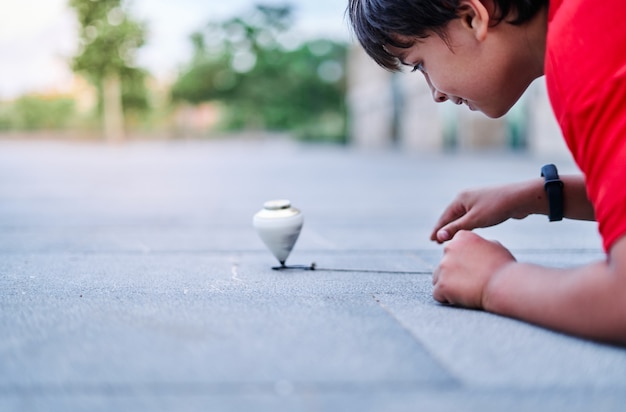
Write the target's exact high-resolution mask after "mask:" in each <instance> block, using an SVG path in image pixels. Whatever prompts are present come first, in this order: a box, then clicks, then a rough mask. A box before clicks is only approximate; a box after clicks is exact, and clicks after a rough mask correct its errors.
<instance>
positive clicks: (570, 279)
mask: <svg viewBox="0 0 626 412" xmlns="http://www.w3.org/2000/svg"><path fill="white" fill-rule="evenodd" d="M483 306H484V309H485V310H488V311H490V312H494V313H499V314H502V315H505V316H510V317H514V318H518V319H521V320H525V321H528V322H531V323H535V324H538V325H541V326H544V327H547V328H551V329H556V330H560V331H562V332H566V333H570V334H574V335H578V336H583V337H587V338H591V339H595V340H602V341H611V342H619V343H626V282H625V281H624V276H620V275H619V274H618V273H616V268H615V267H614V266H610V265H609V264H608V263H606V262H598V263H594V264H591V265H587V266H584V267H580V268H575V269H555V268H546V267H541V266H537V265H531V264H525V263H517V262H515V263H511V264H509V265H507V266H505V267H504V268H502V269H501V270H500V271H499V272H498V273H496V274H495V275H494V276H493V277H492V278H491V280H490V282H489V283H488V284H487V285H486V287H485V291H484V295H483Z"/></svg>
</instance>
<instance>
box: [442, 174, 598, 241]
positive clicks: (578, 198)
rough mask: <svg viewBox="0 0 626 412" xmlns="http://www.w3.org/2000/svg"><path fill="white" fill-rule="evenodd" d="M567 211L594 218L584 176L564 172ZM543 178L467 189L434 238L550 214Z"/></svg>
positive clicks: (572, 215) (449, 209) (577, 216)
mask: <svg viewBox="0 0 626 412" xmlns="http://www.w3.org/2000/svg"><path fill="white" fill-rule="evenodd" d="M561 180H562V181H563V196H564V214H565V217H567V218H570V219H579V220H594V212H593V207H592V206H591V203H590V202H589V200H588V198H587V193H586V188H585V180H584V178H583V177H582V176H562V177H561ZM543 184H544V182H543V179H541V178H537V179H532V180H529V181H526V182H520V183H512V184H507V185H503V186H497V187H490V188H486V189H478V190H471V191H466V192H463V193H461V194H459V195H458V196H457V198H456V199H454V201H453V202H452V203H451V204H450V205H449V206H448V207H447V208H446V209H445V211H444V212H443V214H442V215H441V217H440V218H439V221H438V222H437V223H436V225H435V228H434V229H433V232H432V233H431V236H430V238H431V240H434V241H437V242H439V243H442V242H445V241H447V240H450V239H452V237H453V236H454V235H455V233H457V232H458V231H459V230H472V229H476V228H481V227H488V226H493V225H497V224H499V223H502V222H504V221H505V220H507V219H511V218H513V219H523V218H525V217H526V216H528V215H531V214H544V215H547V214H548V210H549V205H548V200H547V196H546V193H545V190H544V187H543Z"/></svg>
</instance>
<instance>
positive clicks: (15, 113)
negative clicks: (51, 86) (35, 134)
mask: <svg viewBox="0 0 626 412" xmlns="http://www.w3.org/2000/svg"><path fill="white" fill-rule="evenodd" d="M74 116H75V103H74V100H73V99H70V98H67V97H54V98H51V97H41V96H36V95H26V96H22V97H20V98H19V99H17V100H16V101H14V102H12V103H5V104H3V105H2V106H0V130H25V131H32V130H60V129H65V128H67V127H68V126H69V125H70V123H71V122H72V120H73V119H74Z"/></svg>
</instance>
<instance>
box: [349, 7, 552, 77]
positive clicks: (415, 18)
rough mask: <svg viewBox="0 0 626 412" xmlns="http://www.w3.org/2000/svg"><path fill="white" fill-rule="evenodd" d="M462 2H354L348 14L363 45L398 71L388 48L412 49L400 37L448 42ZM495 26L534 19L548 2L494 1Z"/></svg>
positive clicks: (387, 66)
mask: <svg viewBox="0 0 626 412" xmlns="http://www.w3.org/2000/svg"><path fill="white" fill-rule="evenodd" d="M459 2H460V0H350V1H349V4H348V9H347V10H346V12H347V14H348V15H349V18H350V23H351V24H352V28H353V30H354V33H355V34H356V37H357V39H358V40H359V43H361V46H363V48H364V49H365V51H366V52H367V54H368V55H369V56H370V57H371V58H373V59H374V60H375V61H376V63H378V64H379V65H380V66H382V67H384V68H386V69H388V70H391V71H398V70H399V69H400V64H401V62H400V61H399V60H398V58H397V57H396V56H394V55H392V54H391V53H389V52H388V51H387V50H386V49H385V46H386V45H389V46H393V47H399V48H409V47H411V46H412V45H413V44H414V42H409V43H407V42H402V41H400V40H399V39H398V38H397V37H396V35H400V36H406V37H410V38H412V39H419V38H426V37H428V36H429V35H430V34H431V33H435V34H437V35H438V36H440V37H441V38H443V39H444V40H445V32H444V29H445V26H446V25H447V23H448V22H449V21H450V20H453V19H456V18H458V14H457V11H458V7H459ZM494 5H495V13H494V15H493V16H491V19H492V21H493V24H494V25H495V24H498V23H500V22H501V21H503V20H504V19H505V18H507V17H508V16H509V14H511V13H514V14H513V18H512V19H511V20H507V22H508V23H510V24H515V25H518V24H522V23H525V22H526V21H528V20H530V19H532V18H533V17H534V16H535V14H537V12H538V11H539V10H541V9H542V8H543V7H544V6H547V5H548V0H494Z"/></svg>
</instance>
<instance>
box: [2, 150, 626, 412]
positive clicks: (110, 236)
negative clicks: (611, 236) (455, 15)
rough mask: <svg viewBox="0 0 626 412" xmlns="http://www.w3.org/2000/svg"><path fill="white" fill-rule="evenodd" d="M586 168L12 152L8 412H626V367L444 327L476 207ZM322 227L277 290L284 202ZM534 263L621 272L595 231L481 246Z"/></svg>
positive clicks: (555, 228) (593, 346) (430, 158)
mask: <svg viewBox="0 0 626 412" xmlns="http://www.w3.org/2000/svg"><path fill="white" fill-rule="evenodd" d="M546 162H555V163H557V165H558V166H559V169H560V171H561V173H567V172H575V171H576V168H575V166H574V165H573V164H572V162H571V160H569V159H540V158H533V157H530V156H528V155H520V154H511V153H496V154H494V153H491V154H485V153H482V154H481V153H476V154H465V155H459V154H448V155H416V154H408V153H401V152H394V151H387V152H359V151H355V150H353V149H350V148H338V147H332V146H310V145H308V146H307V145H300V144H296V143H293V142H290V141H285V140H281V139H262V138H259V139H248V140H244V139H234V140H218V141H178V142H152V143H150V142H136V143H129V144H125V145H118V146H105V145H99V144H94V143H69V142H46V141H38V142H28V141H20V142H17V141H0V336H1V339H0V410H3V411H38V410H51V411H75V410H77V411H78V410H85V411H87V410H89V411H120V410H150V411H155V410H156V411H159V410H175V411H184V410H203V411H206V410H211V411H266V410H267V411H281V410H285V411H291V410H304V411H317V410H328V411H335V410H336V411H370V410H372V411H374V410H384V411H415V410H424V411H459V410H461V411H491V410H493V411H501V410H511V411H526V410H528V411H531V410H532V411H537V410H540V411H541V410H545V411H556V410H567V411H589V410H594V411H605V410H606V411H613V410H615V411H617V410H623V407H624V405H626V351H625V350H624V349H622V348H618V347H612V346H609V345H603V344H598V343H593V342H589V341H585V340H581V339H577V338H574V337H570V336H565V335H562V334H559V333H554V332H551V331H548V330H544V329H542V328H538V327H535V326H532V325H528V324H525V323H522V322H519V321H516V320H512V319H507V318H503V317H500V316H496V315H492V314H488V313H484V312H480V311H471V310H464V309H457V308H451V307H446V306H442V305H439V304H438V303H436V302H435V301H434V300H433V299H432V297H431V290H432V287H431V279H430V275H427V274H406V273H372V272H365V271H359V269H363V270H381V271H389V272H393V271H396V272H402V271H409V272H410V271H416V272H417V271H423V272H429V271H431V270H432V269H433V268H434V267H435V266H436V265H437V262H438V261H439V258H440V256H441V248H440V247H439V246H437V245H435V244H432V242H430V241H428V236H429V233H430V229H431V227H432V224H433V223H434V221H435V219H436V218H437V217H438V215H439V213H440V211H441V209H442V208H443V207H444V206H445V205H446V204H447V202H448V201H450V200H451V199H452V197H453V196H454V195H455V194H456V193H457V191H459V190H461V189H463V188H467V187H475V186H481V185H489V184H497V183H504V182H508V181H512V180H513V181H514V180H522V179H526V178H529V177H534V176H538V174H539V169H540V167H541V165H542V164H544V163H546ZM275 198H288V199H290V200H291V201H292V203H293V204H294V205H295V206H296V207H298V208H300V209H301V210H302V211H303V213H304V215H305V224H304V229H303V231H302V234H301V236H300V239H299V241H298V243H297V244H296V247H295V249H294V251H293V252H292V255H291V256H290V258H289V259H288V263H289V264H309V263H311V262H316V264H317V265H318V266H320V267H329V268H344V269H345V268H348V269H354V271H353V272H324V271H317V272H276V271H273V270H271V266H273V265H275V264H276V262H275V261H274V259H273V257H272V256H271V254H270V253H269V252H268V251H266V249H265V247H264V246H263V245H262V243H261V241H260V240H259V239H258V237H257V235H256V233H255V232H254V230H253V228H252V225H251V220H252V215H253V214H254V213H255V212H256V211H257V210H259V209H260V208H261V206H262V204H263V202H264V201H266V200H270V199H275ZM480 233H481V234H483V235H484V236H486V237H489V238H495V239H498V240H500V241H501V242H502V243H504V244H505V245H506V246H508V247H509V248H510V249H511V250H512V251H513V252H514V254H515V255H516V256H517V257H518V259H519V260H524V261H529V262H536V263H542V264H547V265H553V266H557V267H561V266H569V265H578V264H584V263H587V262H591V261H594V260H597V259H602V257H603V254H602V251H601V243H600V239H599V236H598V234H597V231H596V227H595V224H593V223H587V222H561V223H548V222H547V219H546V218H545V217H530V218H528V219H526V220H524V221H511V222H506V223H505V224H503V225H500V226H498V227H495V228H490V229H485V230H481V231H480Z"/></svg>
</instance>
